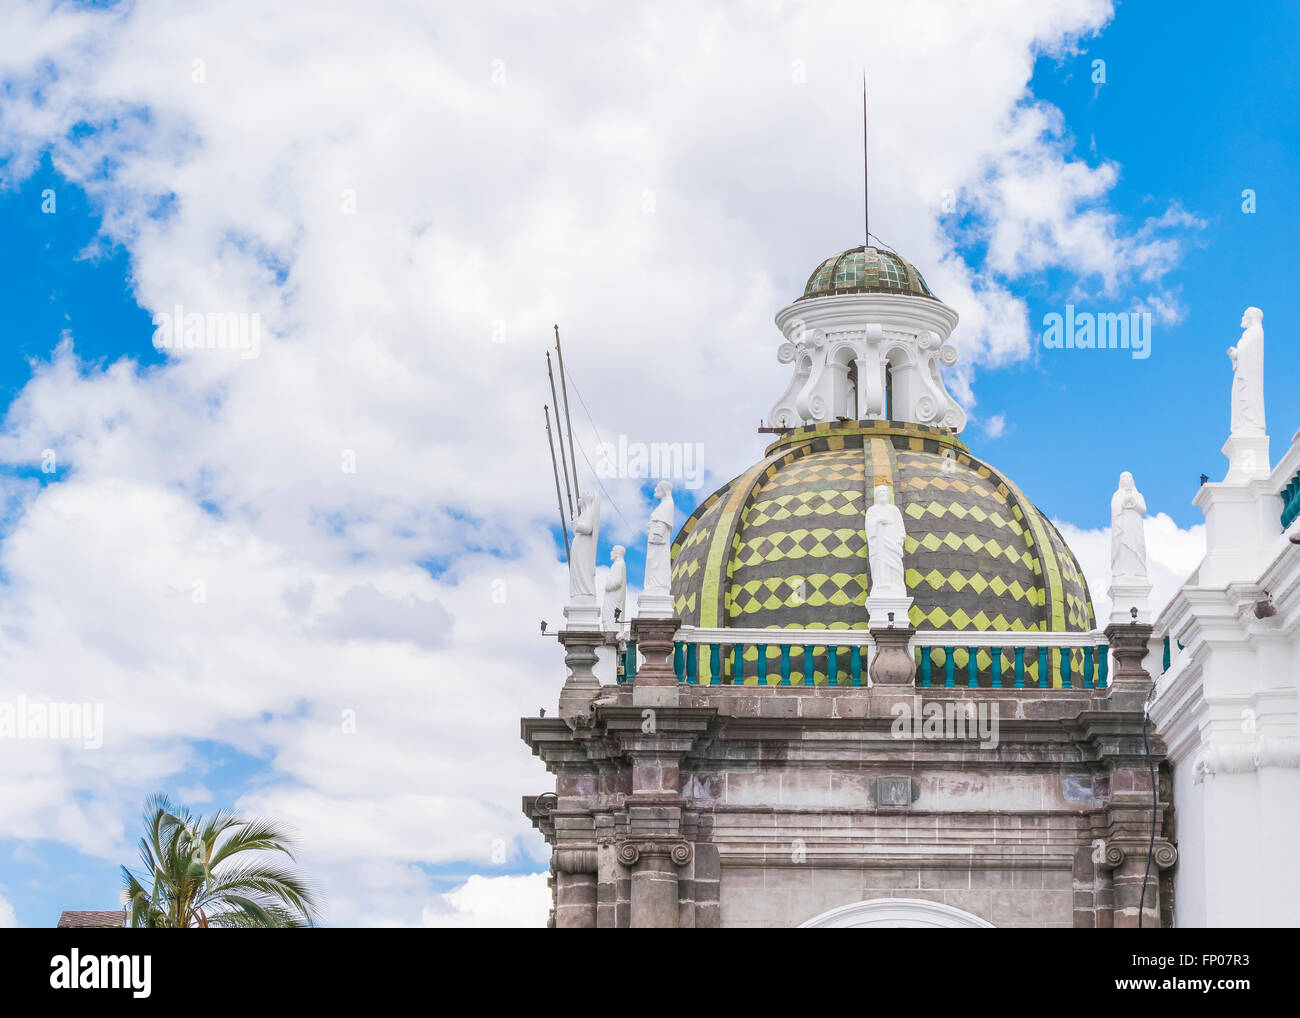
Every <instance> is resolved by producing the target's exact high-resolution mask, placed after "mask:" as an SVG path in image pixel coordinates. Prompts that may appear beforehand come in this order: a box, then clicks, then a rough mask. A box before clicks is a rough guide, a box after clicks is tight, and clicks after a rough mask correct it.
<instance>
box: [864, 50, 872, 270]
mask: <svg viewBox="0 0 1300 1018" xmlns="http://www.w3.org/2000/svg"><path fill="white" fill-rule="evenodd" d="M867 185H868V178H867V72H866V71H863V72H862V232H863V234H864V235H865V236H864V237H863V240H862V242H863V244H865V245H866V246H867V247H870V246H871V198H870V191H871V189H870V188H869V187H868V186H867Z"/></svg>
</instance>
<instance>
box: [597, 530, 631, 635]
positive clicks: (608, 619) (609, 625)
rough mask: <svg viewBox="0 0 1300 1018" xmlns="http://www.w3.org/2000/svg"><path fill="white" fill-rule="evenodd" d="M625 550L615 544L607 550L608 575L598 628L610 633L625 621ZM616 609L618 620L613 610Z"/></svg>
mask: <svg viewBox="0 0 1300 1018" xmlns="http://www.w3.org/2000/svg"><path fill="white" fill-rule="evenodd" d="M625 552H626V549H625V548H624V547H623V546H622V545H621V544H616V545H614V547H612V548H611V549H610V550H609V575H608V576H606V577H605V599H604V600H603V601H602V602H601V605H600V628H601V629H603V630H605V631H606V632H611V631H613V630H617V629H619V628H621V627H622V625H623V623H625V622H626V621H627V563H626V562H624V561H623V555H624V554H625ZM615 609H618V618H617V619H616V618H614V610H615Z"/></svg>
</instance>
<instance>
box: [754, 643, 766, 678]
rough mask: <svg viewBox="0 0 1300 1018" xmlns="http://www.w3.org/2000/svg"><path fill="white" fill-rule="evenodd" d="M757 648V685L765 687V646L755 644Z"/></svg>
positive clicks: (763, 644)
mask: <svg viewBox="0 0 1300 1018" xmlns="http://www.w3.org/2000/svg"><path fill="white" fill-rule="evenodd" d="M755 646H756V647H757V648H758V684H759V685H760V686H766V685H767V644H766V643H759V644H755Z"/></svg>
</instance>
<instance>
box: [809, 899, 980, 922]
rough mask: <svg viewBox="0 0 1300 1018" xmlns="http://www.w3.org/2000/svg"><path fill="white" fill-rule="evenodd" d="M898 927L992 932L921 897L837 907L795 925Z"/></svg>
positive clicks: (948, 907)
mask: <svg viewBox="0 0 1300 1018" xmlns="http://www.w3.org/2000/svg"><path fill="white" fill-rule="evenodd" d="M870 927H885V928H893V929H898V928H901V927H910V928H924V929H948V930H961V929H983V930H991V929H995V927H994V925H993V924H992V923H990V922H988V921H987V920H984V919H981V918H980V917H979V916H977V915H975V914H974V913H972V912H963V911H962V910H961V909H959V908H954V907H953V906H952V905H945V904H943V903H942V902H938V901H925V900H924V899H921V898H876V899H874V900H871V901H855V902H854V903H853V904H851V905H841V906H840V907H839V908H833V909H831V910H830V911H829V912H823V913H822V914H821V915H818V916H813V917H812V918H811V919H809V920H807V921H805V922H802V923H800V924H799V927H798V928H799V929H801V930H826V929H864V928H870Z"/></svg>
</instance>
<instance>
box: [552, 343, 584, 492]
mask: <svg viewBox="0 0 1300 1018" xmlns="http://www.w3.org/2000/svg"><path fill="white" fill-rule="evenodd" d="M555 356H556V358H557V359H558V360H559V362H560V392H561V393H563V394H564V426H565V428H566V429H568V432H569V459H571V460H572V461H573V486H574V488H576V489H577V491H578V499H579V501H581V499H582V487H581V485H579V484H578V457H577V456H576V455H574V452H573V420H572V418H570V417H569V383H568V382H567V381H566V380H565V376H564V351H563V350H561V349H560V327H559V326H558V325H557V326H556V327H555ZM555 423H556V426H558V425H559V423H560V412H559V408H558V407H557V408H556V411H555ZM560 455H561V456H563V455H564V442H563V440H561V442H560Z"/></svg>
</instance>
